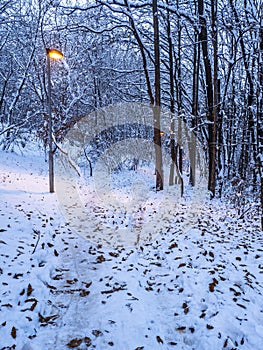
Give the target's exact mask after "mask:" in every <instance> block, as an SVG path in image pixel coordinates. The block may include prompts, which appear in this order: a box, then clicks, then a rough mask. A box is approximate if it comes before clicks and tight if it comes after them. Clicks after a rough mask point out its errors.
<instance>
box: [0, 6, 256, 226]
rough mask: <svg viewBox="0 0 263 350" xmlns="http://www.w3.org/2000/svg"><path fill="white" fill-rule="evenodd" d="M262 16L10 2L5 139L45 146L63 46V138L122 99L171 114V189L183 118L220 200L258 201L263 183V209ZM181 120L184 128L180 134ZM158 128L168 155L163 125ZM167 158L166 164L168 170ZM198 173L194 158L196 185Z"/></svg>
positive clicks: (3, 80) (3, 49)
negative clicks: (49, 68)
mask: <svg viewBox="0 0 263 350" xmlns="http://www.w3.org/2000/svg"><path fill="white" fill-rule="evenodd" d="M262 16H263V15H262V4H260V2H258V1H257V0H250V1H248V0H241V1H240V0H222V1H218V0H208V1H204V0H189V1H187V2H186V1H181V0H175V1H170V0H152V1H150V2H149V1H144V0H139V1H133V0H123V1H120V0H107V1H105V0H96V1H95V0H94V1H90V2H88V3H87V4H82V3H81V2H80V3H79V4H78V5H75V4H74V3H72V2H68V3H67V2H60V3H59V2H50V1H45V0H44V1H37V2H27V1H25V2H21V1H8V0H3V1H2V2H1V5H0V116H1V129H0V135H1V139H0V142H1V144H2V146H3V147H4V148H8V147H10V146H11V144H12V142H16V141H18V140H19V139H20V141H21V138H22V135H23V134H24V132H25V133H26V132H28V130H31V131H32V130H35V131H36V132H38V133H39V135H42V137H44V138H45V135H44V134H45V129H44V126H45V114H46V94H47V92H46V71H45V70H46V67H45V64H46V62H45V59H46V58H45V47H53V46H54V47H57V48H58V49H60V50H61V51H62V52H64V54H65V59H64V60H63V62H61V63H59V64H54V67H53V78H52V81H53V86H52V99H53V106H54V109H53V113H54V118H55V121H56V123H55V130H54V132H55V133H56V135H57V136H59V135H61V136H62V137H63V134H64V133H65V132H66V131H67V129H68V127H69V126H70V125H72V124H74V123H75V122H76V121H77V120H78V119H79V118H81V117H82V116H83V115H85V114H87V113H89V112H91V111H94V110H96V109H99V108H101V107H103V106H107V105H110V104H115V103H118V102H121V101H127V102H129V101H135V102H143V103H149V104H151V105H153V106H156V107H160V106H161V107H162V109H164V110H167V111H168V110H169V111H170V112H171V114H172V115H173V117H171V125H170V148H171V157H172V159H173V160H176V162H175V161H173V162H171V169H170V179H169V183H170V184H173V183H175V182H178V180H179V181H180V171H181V170H182V169H180V166H181V165H180V164H181V163H182V159H181V158H182V152H181V151H180V140H179V139H180V128H181V126H180V122H181V121H184V122H186V123H187V124H188V126H189V127H190V128H192V129H193V130H194V131H195V133H196V135H197V137H198V139H199V140H200V141H201V142H202V144H203V147H204V149H205V151H206V153H207V160H208V165H209V183H208V188H209V190H210V191H211V194H212V195H215V194H217V193H218V194H219V195H221V194H224V193H226V192H227V189H228V188H229V186H236V188H238V189H240V188H242V191H243V192H245V191H248V192H250V193H253V194H254V196H258V193H259V191H258V189H259V188H260V186H261V201H262V206H263V200H262V188H263V185H262V183H263V180H262V177H263V175H262V172H263V171H262V144H263V142H262V134H263V133H262V128H263V126H262V107H263V102H262V101H263V97H262V86H263V78H262V74H263V73H262V71H263V68H262V67H263V65H262V62H263V57H262V55H263V54H262V50H263V39H262V36H263V34H262V32H263V30H262V26H263V24H262V21H263V19H262ZM154 111H155V112H156V111H157V109H154ZM174 118H177V119H178V120H179V121H180V122H179V123H177V124H178V126H179V130H174V126H175V123H174V121H175V119H174ZM154 119H155V121H156V125H155V130H156V133H155V144H156V145H157V146H158V147H157V148H158V149H159V151H161V149H162V147H160V145H161V138H160V132H159V131H160V130H161V127H162V120H160V123H159V121H158V115H155V117H154ZM158 130H159V131H158ZM157 131H158V132H157ZM19 135H20V136H19ZM189 142H191V140H189ZM192 147H194V144H193V145H192ZM157 148H156V150H157ZM193 155H194V152H193ZM159 156H161V153H160V154H159V155H157V157H156V159H159V160H160V164H159V165H157V164H156V167H157V168H159V169H161V158H160V157H159ZM180 157H181V158H180ZM175 164H177V166H178V169H175V168H174V166H175ZM194 164H195V156H193V157H192V159H191V172H190V178H189V180H190V183H192V184H193V185H194V183H195V172H194V168H195V166H194ZM160 173H161V170H160ZM159 180H160V179H159ZM159 180H158V181H157V183H156V187H157V188H159V189H161V188H162V184H161V182H160V181H159ZM258 197H259V196H258ZM262 220H263V219H262Z"/></svg>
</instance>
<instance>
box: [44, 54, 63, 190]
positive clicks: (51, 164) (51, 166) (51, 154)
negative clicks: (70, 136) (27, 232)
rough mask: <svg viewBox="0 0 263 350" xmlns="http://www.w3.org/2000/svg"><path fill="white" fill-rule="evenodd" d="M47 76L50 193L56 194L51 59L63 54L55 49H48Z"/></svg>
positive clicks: (56, 58)
mask: <svg viewBox="0 0 263 350" xmlns="http://www.w3.org/2000/svg"><path fill="white" fill-rule="evenodd" d="M46 54H47V76H48V167H49V192H50V193H53V192H54V152H53V139H52V114H51V64H50V59H51V58H52V59H54V60H59V59H61V58H62V57H63V54H62V53H61V52H60V51H58V50H55V49H46Z"/></svg>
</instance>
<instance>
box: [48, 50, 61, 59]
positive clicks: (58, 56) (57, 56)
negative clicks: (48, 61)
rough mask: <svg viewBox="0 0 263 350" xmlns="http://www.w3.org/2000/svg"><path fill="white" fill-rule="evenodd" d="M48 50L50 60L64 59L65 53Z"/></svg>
mask: <svg viewBox="0 0 263 350" xmlns="http://www.w3.org/2000/svg"><path fill="white" fill-rule="evenodd" d="M46 50H47V55H48V56H49V57H50V58H53V59H54V60H60V59H61V58H63V53H62V52H60V51H58V50H56V49H46Z"/></svg>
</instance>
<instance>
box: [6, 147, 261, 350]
mask: <svg viewBox="0 0 263 350" xmlns="http://www.w3.org/2000/svg"><path fill="white" fill-rule="evenodd" d="M125 176H126V175H125ZM127 177H128V175H127ZM121 181H122V186H123V187H125V186H126V184H125V178H122V179H121ZM83 193H84V191H83ZM85 193H86V195H88V193H90V192H89V189H86V192H85ZM0 194H1V199H0V201H1V202H0V261H1V262H0V286H1V288H0V349H18V350H20V349H24V350H26V349H37V350H42V349H43V350H44V349H45V350H46V349H47V350H49V349H50V350H51V349H58V350H60V349H70V348H75V349H95V348H96V349H102V350H103V349H117V350H119V349H127V350H135V349H137V350H138V349H144V350H148V349H149V350H152V349H154V350H155V349H156V350H157V349H182V350H188V349H195V350H206V349H209V350H210V349H246V350H248V349H251V350H252V349H253V350H257V349H258V350H261V349H262V346H263V326H262V325H263V297H262V293H263V260H262V256H263V238H262V232H261V231H260V229H259V227H258V225H257V223H256V218H254V219H253V218H248V217H246V220H241V219H238V217H237V213H236V211H235V210H234V209H231V208H229V207H228V206H227V205H226V204H225V203H224V202H220V201H218V200H215V201H213V202H211V203H209V202H208V203H206V205H204V206H203V207H202V208H199V211H200V212H199V215H198V217H195V220H194V222H192V224H191V227H188V228H187V230H186V229H185V222H186V221H187V217H186V216H187V214H186V213H187V204H186V203H183V202H182V203H181V204H180V205H179V206H177V208H176V211H175V214H174V213H173V214H174V215H172V212H171V213H170V216H169V217H168V218H167V220H168V221H167V220H166V223H165V225H164V227H163V230H161V231H160V233H159V234H158V235H157V236H155V237H154V238H153V239H152V240H149V241H145V242H143V244H137V245H136V246H133V247H127V246H126V247H121V246H119V247H117V246H109V245H105V244H100V242H99V240H97V241H96V240H95V241H94V240H93V241H89V240H88V239H85V238H84V237H83V236H80V235H78V234H77V233H76V232H74V231H73V230H72V227H71V226H70V222H67V220H66V219H65V218H64V217H63V215H62V212H61V209H60V204H59V202H58V200H57V196H56V194H50V193H49V192H48V177H47V163H45V162H44V156H43V155H41V154H39V155H38V154H36V153H31V154H27V155H26V156H21V155H17V154H15V153H5V152H1V154H0ZM154 196H156V194H154V195H153V196H152V197H151V198H150V199H151V200H153V199H155V201H156V202H158V198H154ZM84 198H85V196H84ZM86 201H87V198H86ZM93 201H94V198H93ZM93 201H92V198H91V197H90V207H89V210H88V215H89V221H92V215H94V220H102V219H103V220H104V221H105V222H106V224H107V223H108V226H109V228H108V229H110V228H112V229H113V230H114V229H115V226H116V225H117V224H118V225H120V222H119V223H118V220H117V219H118V218H117V217H116V218H115V217H114V218H112V216H114V212H109V211H108V212H106V209H105V208H103V205H101V208H100V211H99V212H98V211H96V208H94V207H93V205H94V202H93ZM160 203H161V204H160ZM161 205H162V201H159V203H158V207H156V208H157V209H158V208H159V210H161V209H162V208H160V206H161ZM153 206H154V205H153ZM97 209H98V208H97ZM157 209H156V210H155V208H151V209H148V210H147V211H146V214H145V215H146V216H147V215H149V216H150V215H153V217H152V219H149V217H148V220H149V222H151V220H154V214H156V215H157V214H158V213H155V211H157ZM171 209H172V208H171ZM103 211H105V212H104V213H103ZM98 218H99V219H98ZM110 219H113V220H112V221H114V223H113V222H112V221H111V222H110V221H109V220H110ZM122 219H123V218H122ZM105 222H103V225H106V224H105ZM124 222H126V223H128V224H129V221H128V219H127V221H125V220H124ZM103 227H104V226H103ZM92 234H93V232H90V235H92Z"/></svg>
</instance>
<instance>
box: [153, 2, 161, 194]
mask: <svg viewBox="0 0 263 350" xmlns="http://www.w3.org/2000/svg"><path fill="white" fill-rule="evenodd" d="M152 12H153V29H154V82H155V101H154V106H153V117H154V147H155V158H156V159H155V170H156V191H160V190H163V161H162V144H161V133H160V132H161V130H160V128H161V120H160V118H161V116H160V112H161V110H160V107H161V69H160V43H159V35H160V33H159V20H158V5H157V0H153V2H152Z"/></svg>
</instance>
